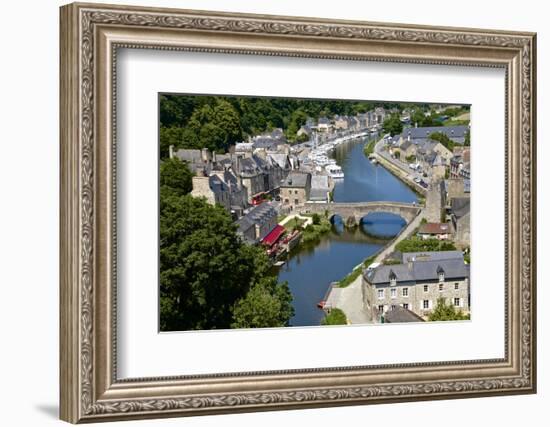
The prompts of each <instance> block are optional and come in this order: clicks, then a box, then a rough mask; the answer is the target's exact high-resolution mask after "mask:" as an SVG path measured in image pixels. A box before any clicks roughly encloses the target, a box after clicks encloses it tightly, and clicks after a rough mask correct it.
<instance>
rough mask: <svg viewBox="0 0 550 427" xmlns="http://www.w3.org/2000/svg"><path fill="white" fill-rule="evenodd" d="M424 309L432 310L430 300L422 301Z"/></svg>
mask: <svg viewBox="0 0 550 427" xmlns="http://www.w3.org/2000/svg"><path fill="white" fill-rule="evenodd" d="M422 307H423V308H424V310H427V309H428V308H430V300H428V299H425V300H424V301H422Z"/></svg>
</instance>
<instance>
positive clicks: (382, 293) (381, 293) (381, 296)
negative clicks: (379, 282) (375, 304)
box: [378, 289, 384, 299]
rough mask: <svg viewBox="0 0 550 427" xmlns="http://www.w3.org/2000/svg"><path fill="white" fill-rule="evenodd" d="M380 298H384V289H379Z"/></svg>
mask: <svg viewBox="0 0 550 427" xmlns="http://www.w3.org/2000/svg"><path fill="white" fill-rule="evenodd" d="M378 299H384V289H378Z"/></svg>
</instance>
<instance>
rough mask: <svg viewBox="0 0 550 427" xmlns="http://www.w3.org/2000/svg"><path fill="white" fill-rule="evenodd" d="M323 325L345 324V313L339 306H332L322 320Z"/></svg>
mask: <svg viewBox="0 0 550 427" xmlns="http://www.w3.org/2000/svg"><path fill="white" fill-rule="evenodd" d="M322 324H323V325H347V324H348V319H347V318H346V314H345V313H344V312H343V311H342V310H340V309H339V308H333V309H332V310H330V313H329V314H327V315H326V317H325V318H324V319H323V321H322Z"/></svg>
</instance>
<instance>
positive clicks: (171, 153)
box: [168, 144, 174, 158]
mask: <svg viewBox="0 0 550 427" xmlns="http://www.w3.org/2000/svg"><path fill="white" fill-rule="evenodd" d="M168 157H169V158H173V157H174V146H173V145H172V144H170V146H169V147H168Z"/></svg>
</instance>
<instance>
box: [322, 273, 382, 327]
mask: <svg viewBox="0 0 550 427" xmlns="http://www.w3.org/2000/svg"><path fill="white" fill-rule="evenodd" d="M362 283H363V281H362V275H361V274H360V275H359V276H358V277H357V278H356V279H355V280H354V281H353V282H351V283H350V284H349V285H348V286H346V287H345V288H338V287H335V288H332V289H331V290H330V293H329V295H328V297H327V301H326V307H331V308H339V309H340V310H342V311H343V312H344V313H345V314H346V318H347V319H348V323H349V324H352V325H360V324H365V323H372V322H371V321H369V317H368V315H367V312H366V310H365V306H364V304H363V287H362Z"/></svg>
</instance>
